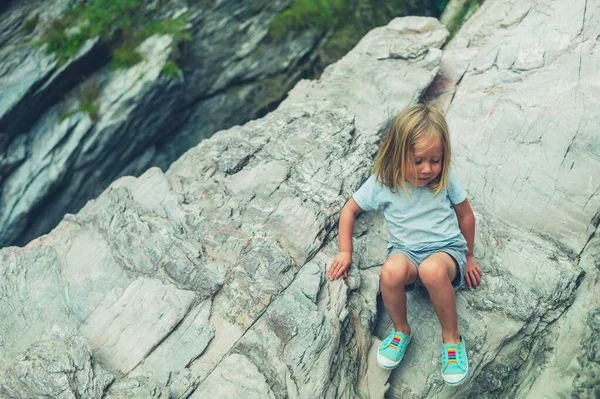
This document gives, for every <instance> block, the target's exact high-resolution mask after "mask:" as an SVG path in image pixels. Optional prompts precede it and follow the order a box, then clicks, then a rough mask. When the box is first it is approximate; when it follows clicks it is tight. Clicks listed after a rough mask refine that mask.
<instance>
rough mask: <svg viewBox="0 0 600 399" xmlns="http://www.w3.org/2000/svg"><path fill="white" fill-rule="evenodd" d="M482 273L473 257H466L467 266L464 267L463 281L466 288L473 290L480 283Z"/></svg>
mask: <svg viewBox="0 0 600 399" xmlns="http://www.w3.org/2000/svg"><path fill="white" fill-rule="evenodd" d="M482 274H483V271H482V270H481V268H480V267H479V266H478V265H477V262H475V258H473V255H467V265H466V266H465V281H466V282H467V287H469V288H475V287H477V286H478V285H479V283H481V275H482Z"/></svg>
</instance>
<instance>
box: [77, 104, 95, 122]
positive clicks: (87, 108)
mask: <svg viewBox="0 0 600 399" xmlns="http://www.w3.org/2000/svg"><path fill="white" fill-rule="evenodd" d="M78 111H79V112H85V113H87V114H88V115H89V117H90V119H91V120H92V122H93V123H96V122H98V115H99V111H98V106H96V104H93V103H82V104H81V105H80V106H79V110H78Z"/></svg>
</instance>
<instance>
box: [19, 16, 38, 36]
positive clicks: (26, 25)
mask: <svg viewBox="0 0 600 399" xmlns="http://www.w3.org/2000/svg"><path fill="white" fill-rule="evenodd" d="M37 23H38V16H37V15H36V16H35V17H33V18H29V19H26V20H25V21H23V25H21V28H22V29H23V32H25V33H26V34H28V35H30V34H32V33H33V31H34V30H35V27H36V26H37Z"/></svg>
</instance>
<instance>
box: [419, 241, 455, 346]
mask: <svg viewBox="0 0 600 399" xmlns="http://www.w3.org/2000/svg"><path fill="white" fill-rule="evenodd" d="M456 273H458V271H457V270H456V264H455V263H454V260H453V259H452V257H451V256H450V255H448V254H447V253H444V252H438V253H436V254H433V255H431V256H430V257H429V258H427V259H425V260H424V261H423V263H421V265H419V277H421V281H423V285H424V286H425V287H426V288H427V291H429V297H430V298H431V303H432V304H433V308H434V309H435V313H436V314H437V317H438V319H439V320H440V324H441V325H442V339H443V340H444V343H445V344H458V343H460V331H458V320H457V314H456V297H455V295H454V288H453V287H452V280H453V279H454V277H455V276H456Z"/></svg>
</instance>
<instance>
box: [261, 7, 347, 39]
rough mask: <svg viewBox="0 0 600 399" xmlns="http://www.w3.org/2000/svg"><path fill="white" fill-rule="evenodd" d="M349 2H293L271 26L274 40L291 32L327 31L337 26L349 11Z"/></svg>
mask: <svg viewBox="0 0 600 399" xmlns="http://www.w3.org/2000/svg"><path fill="white" fill-rule="evenodd" d="M348 2H349V0H292V3H291V4H290V6H289V8H287V9H286V10H284V11H283V12H282V13H281V14H279V15H278V16H276V17H275V18H274V19H273V20H272V21H271V25H270V26H269V36H270V37H271V38H272V39H277V38H280V37H283V36H284V35H285V34H286V33H287V32H288V31H290V30H300V29H305V28H317V29H326V28H328V27H331V26H332V25H337V24H338V22H339V21H340V20H341V19H342V16H343V15H344V13H345V12H346V10H348Z"/></svg>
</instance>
